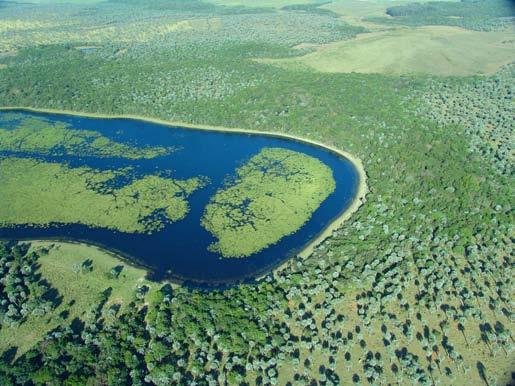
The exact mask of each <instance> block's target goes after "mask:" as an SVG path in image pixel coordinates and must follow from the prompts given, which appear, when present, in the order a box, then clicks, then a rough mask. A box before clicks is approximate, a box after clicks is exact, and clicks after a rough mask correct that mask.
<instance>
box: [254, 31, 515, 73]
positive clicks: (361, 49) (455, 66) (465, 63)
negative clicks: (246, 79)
mask: <svg viewBox="0 0 515 386" xmlns="http://www.w3.org/2000/svg"><path fill="white" fill-rule="evenodd" d="M514 37H515V33H514V32H513V30H512V31H509V32H507V31H504V32H478V31H469V30H465V29H462V28H458V27H446V26H429V27H420V28H401V29H396V30H390V31H382V32H374V33H367V34H361V35H359V36H358V37H357V38H355V39H352V40H347V41H340V42H335V43H330V44H325V45H321V46H319V47H318V48H317V49H316V51H315V52H313V53H310V54H307V55H305V56H302V57H296V58H288V59H266V60H264V61H265V62H267V63H271V64H276V65H280V66H282V67H283V66H287V67H288V68H295V67H298V68H310V69H314V70H316V71H320V72H333V73H350V72H359V73H384V74H410V73H425V74H433V75H444V76H453V75H463V76H467V75H477V74H491V73H494V72H496V71H497V70H498V69H499V68H500V67H502V66H503V65H505V64H508V63H511V62H512V61H514V60H515V39H514Z"/></svg>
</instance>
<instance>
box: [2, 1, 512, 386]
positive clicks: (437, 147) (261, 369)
mask: <svg viewBox="0 0 515 386" xmlns="http://www.w3.org/2000/svg"><path fill="white" fill-rule="evenodd" d="M493 2H495V1H493V0H485V1H480V2H479V3H476V2H474V3H469V5H470V4H472V5H477V6H478V7H476V9H479V8H481V9H482V10H483V11H484V13H485V15H482V14H481V13H477V14H476V15H475V16H474V14H473V15H472V17H470V15H469V16H467V15H465V16H464V18H463V19H456V18H455V17H447V16H443V15H445V14H448V13H449V12H451V11H452V12H451V13H454V12H455V10H456V9H455V8H454V10H450V11H449V12H447V11H445V12H441V11H439V12H440V14H439V15H436V16H434V15H433V16H431V17H430V18H429V17H427V16H424V15H422V16H417V17H414V16H406V17H404V16H401V17H400V18H401V19H399V18H398V17H381V18H380V19H377V18H374V17H371V18H370V19H367V18H366V15H365V14H364V15H360V17H363V18H364V20H368V21H370V22H373V23H374V25H376V24H380V25H387V26H388V27H393V28H397V27H401V26H411V27H419V26H433V25H434V23H435V22H436V23H438V24H439V25H442V24H443V25H450V26H461V27H462V28H467V29H471V30H481V29H486V30H492V29H494V30H497V32H496V33H499V32H500V33H502V30H501V31H499V27H503V26H506V23H507V22H509V20H506V19H503V18H499V17H492V16H488V15H486V13H488V12H489V11H488V10H489V9H492V7H491V5H493ZM327 6H329V5H327ZM442 7H447V10H449V8H448V7H449V6H448V5H447V4H444V5H442ZM417 8H418V6H417ZM469 8H470V7H469ZM439 9H440V8H439ZM251 11H252V12H254V13H252V12H251ZM487 11H488V12H487ZM255 12H256V9H252V10H246V9H243V10H240V12H239V13H238V14H234V13H233V14H227V13H225V14H222V13H218V14H217V15H216V17H217V18H219V19H220V20H219V21H217V22H216V23H214V22H213V23H212V24H210V22H211V17H209V19H210V21H209V23H208V22H207V21H205V22H198V24H199V25H204V26H205V25H208V24H209V27H207V28H204V27H202V28H200V27H199V28H186V29H184V28H182V27H181V28H178V29H177V27H176V26H177V23H181V22H186V23H182V24H179V25H180V26H185V25H188V23H189V20H191V19H196V20H206V13H205V12H204V13H198V14H197V13H195V12H193V13H192V12H190V13H181V12H177V11H173V12H167V11H166V10H163V9H161V10H156V9H153V10H150V9H148V8H144V7H142V8H141V9H137V12H135V10H134V8H133V7H130V8H129V7H126V8H124V7H123V6H122V5H120V4H117V5H116V6H115V5H113V4H112V3H110V4H102V5H98V6H95V7H90V6H88V7H80V6H78V5H77V6H66V7H61V8H55V7H52V6H45V7H43V6H40V7H38V8H31V6H28V5H23V6H20V7H18V6H11V5H9V6H5V7H3V8H2V12H0V47H1V50H2V51H6V52H12V50H14V49H16V50H17V54H16V55H14V56H13V55H1V54H0V64H1V65H5V66H7V67H5V68H3V69H2V70H1V71H0V100H1V101H2V104H4V105H26V106H32V107H41V108H45V107H46V108H53V109H65V110H76V111H86V112H92V113H95V112H97V113H105V114H114V113H116V114H135V115H146V116H151V117H159V118H161V119H168V120H175V121H185V122H190V123H191V124H206V125H216V126H225V127H242V128H249V129H255V130H262V131H279V132H284V133H289V134H294V135H299V136H303V137H306V138H309V139H312V140H317V141H320V142H323V143H327V144H330V145H333V146H334V147H337V148H340V149H344V150H347V151H349V152H351V153H352V154H354V155H356V156H357V157H359V158H360V159H361V160H362V161H363V164H364V168H365V170H366V172H367V182H368V185H369V187H370V192H369V194H368V195H367V198H366V199H367V200H366V203H365V204H364V205H362V206H361V208H360V209H359V210H358V211H357V212H356V213H354V214H353V216H352V217H351V219H350V220H349V221H348V222H347V223H345V224H344V225H343V226H342V227H341V228H340V229H338V230H335V231H334V232H333V233H332V235H331V236H330V237H328V239H327V240H325V241H324V243H322V244H321V245H320V246H319V247H317V248H316V249H315V251H314V252H313V254H312V256H310V257H309V258H306V259H304V260H301V259H297V258H294V259H292V260H290V261H289V262H287V263H286V264H285V266H284V267H283V269H282V270H281V271H278V272H276V273H275V274H274V275H268V276H267V277H265V278H264V279H263V280H262V281H261V282H259V283H256V284H244V285H241V286H238V287H235V288H228V289H223V290H214V291H200V290H196V289H188V288H183V287H177V288H174V289H173V291H169V289H168V288H167V287H166V286H164V285H163V286H162V288H159V289H158V291H156V293H155V298H154V299H152V300H148V301H147V304H146V306H147V307H145V304H140V303H136V304H135V305H127V307H126V308H124V311H123V312H120V313H119V314H117V315H116V316H115V317H112V316H110V317H108V316H107V315H105V314H106V311H108V310H109V307H107V308H103V307H102V305H101V304H100V305H99V306H98V303H97V305H96V306H98V307H100V308H101V312H100V313H98V314H95V318H92V317H88V318H86V317H82V318H81V319H83V321H84V322H85V323H84V324H85V325H84V328H83V329H82V330H80V331H79V332H80V333H74V332H73V331H71V329H70V323H69V322H68V321H64V322H62V323H57V324H61V326H60V327H57V329H56V331H53V332H52V333H49V334H46V336H45V337H44V338H43V343H42V344H40V345H36V346H33V347H31V348H30V349H29V350H28V351H27V352H26V353H25V355H21V356H20V357H19V358H18V359H17V361H15V362H11V361H9V360H7V359H5V360H4V359H2V360H0V383H1V384H5V385H14V384H30V382H34V383H37V382H36V381H35V380H37V379H42V377H43V375H44V376H45V377H46V378H44V379H46V382H47V383H52V382H53V383H54V384H66V383H68V384H87V383H88V382H89V383H90V384H112V385H120V386H121V385H124V384H145V383H153V384H157V385H168V384H192V383H193V382H197V383H200V384H209V383H211V384H225V383H227V384H231V385H233V384H234V385H245V384H247V383H248V384H251V385H253V384H272V385H274V384H281V385H283V384H288V382H289V384H292V385H306V384H311V383H313V384H314V383H318V384H321V385H330V384H344V385H350V384H355V385H360V384H361V385H369V384H370V385H376V384H381V383H382V384H388V383H390V384H400V385H405V384H422V385H431V384H440V385H453V386H454V385H488V386H494V385H496V386H497V385H505V384H509V383H510V382H512V380H511V371H513V363H514V361H515V359H514V353H515V351H514V346H513V331H514V327H515V326H514V322H513V320H514V319H513V304H512V303H513V297H514V288H513V232H514V229H513V223H514V221H513V205H512V197H513V193H514V192H513V187H514V186H515V185H514V183H513V163H512V162H511V161H510V157H511V155H512V154H513V145H512V144H513V143H515V142H514V138H513V136H514V133H513V128H512V126H513V115H514V106H515V105H514V104H513V88H514V79H515V76H514V71H515V69H514V66H513V65H509V66H506V67H505V68H503V69H501V70H500V71H498V72H496V73H495V74H491V75H490V74H487V75H484V76H453V77H447V76H433V75H431V73H429V74H413V73H409V74H405V75H402V76H400V75H398V74H395V73H392V74H382V73H378V74H368V73H329V72H317V71H313V70H312V69H310V68H309V67H307V70H304V71H297V70H295V71H293V70H291V69H289V68H283V67H277V66H271V65H265V64H263V63H259V62H256V61H254V60H252V59H251V58H291V57H294V56H299V55H304V54H306V53H307V51H309V50H310V49H312V48H305V49H303V50H296V49H292V47H294V46H296V45H299V44H302V43H310V44H311V45H313V44H314V45H319V44H326V43H331V42H338V41H341V40H344V39H349V38H352V37H354V36H356V33H363V32H365V31H363V29H361V30H359V31H358V30H356V29H355V27H352V26H349V25H348V24H347V23H345V22H344V21H343V20H341V19H339V18H337V17H334V15H322V14H319V13H317V14H315V12H312V11H302V12H300V11H292V10H283V11H278V10H274V11H273V12H272V11H267V12H263V11H260V12H262V13H260V14H256V13H255ZM372 16H373V15H372ZM451 16H453V15H451ZM31 25H33V26H35V28H31V27H30V26H31ZM172 26H173V27H172ZM379 28H383V27H379ZM427 28H430V30H431V29H432V27H427ZM399 31H403V32H405V33H408V34H409V31H411V30H410V29H404V30H399ZM399 31H397V32H395V33H397V34H400V32H399ZM376 32H377V31H376ZM457 36H463V35H460V34H459V33H458V34H457ZM471 36H473V35H471ZM488 36H490V35H488ZM398 38H400V39H402V37H401V36H400V35H399V37H398ZM446 39H448V40H449V41H451V42H452V41H455V42H457V41H458V40H459V39H456V38H453V37H447V38H446ZM444 40H445V39H444ZM510 40H512V38H511V37H510V35H509V34H507V35H506V41H508V42H509V41H510ZM483 43H484V42H483ZM464 44H468V43H467V42H464ZM510 44H511V43H510ZM83 45H95V46H98V47H99V49H98V50H95V51H94V52H90V53H84V52H82V51H80V50H76V49H74V47H76V46H83ZM483 46H484V45H483ZM453 48H456V47H453ZM474 49H475V48H474ZM458 51H459V47H458ZM467 55H470V54H467ZM491 56H492V61H491V62H490V59H488V58H487V59H484V58H483V59H482V61H481V63H483V64H482V66H486V67H488V66H490V65H492V66H493V67H492V68H495V66H496V65H497V63H498V57H497V56H496V55H494V54H492V55H491ZM468 57H470V56H468ZM400 59H401V58H400ZM426 60H427V57H426V56H420V62H422V61H426ZM440 64H441V63H440ZM414 66H415V67H416V68H421V67H422V66H423V63H415V64H414ZM462 66H463V67H464V69H463V70H462V71H463V72H464V73H470V72H469V71H470V69H471V67H473V66H471V64H470V63H463V64H462ZM460 70H461V69H460V68H455V71H460ZM78 90H80V92H78ZM510 154H511V155H510ZM89 253H91V252H85V253H84V258H87V257H88V256H87V254H89ZM74 255H75V253H74V252H73V251H66V257H69V258H72V257H73V256H74ZM63 257H64V256H63ZM81 258H82V256H81ZM56 261H57V260H56ZM56 264H57V265H58V266H57V267H56V272H59V270H58V269H64V268H63V267H65V266H64V265H63V266H61V265H60V264H59V263H56ZM94 272H95V269H94V270H93V273H94ZM51 274H52V272H46V273H45V275H51ZM56 280H59V279H56ZM67 282H70V283H73V282H72V281H71V280H67ZM96 285H97V284H96ZM55 286H57V284H55ZM98 287H99V289H100V290H101V289H103V288H105V286H103V285H98ZM130 288H133V287H132V286H129V287H127V288H126V291H127V293H129V292H130ZM63 291H65V290H64V289H63ZM68 291H71V289H69V290H68ZM77 296H78V295H77ZM81 307H83V308H84V310H85V309H86V308H87V305H84V306H81ZM81 312H82V310H81ZM81 312H79V313H78V314H79V315H80V314H81ZM92 319H94V321H92ZM25 323H27V322H25ZM2 328H4V327H2ZM18 328H25V327H24V324H21V325H20V327H18ZM29 330H30V329H29ZM17 331H22V330H17V329H13V330H10V334H9V339H13V340H14V338H11V335H12V336H15V337H16V338H17V339H16V340H20V341H22V340H23V339H24V334H23V333H20V334H18V333H17ZM24 331H27V330H24ZM41 331H43V334H44V331H46V329H45V328H42V329H41ZM1 333H3V332H1ZM29 346H30V343H24V346H23V347H25V349H26V348H28V347H29ZM39 383H43V382H39Z"/></svg>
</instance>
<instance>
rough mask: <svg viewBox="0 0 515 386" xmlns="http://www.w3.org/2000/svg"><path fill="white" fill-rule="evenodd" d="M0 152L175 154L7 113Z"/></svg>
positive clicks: (2, 122)
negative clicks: (6, 126) (11, 126)
mask: <svg viewBox="0 0 515 386" xmlns="http://www.w3.org/2000/svg"><path fill="white" fill-rule="evenodd" d="M5 124H13V125H14V127H13V128H8V129H6V128H0V151H9V152H13V153H37V154H43V155H76V156H77V155H82V156H92V157H93V156H94V157H120V158H127V159H150V158H156V157H159V156H163V155H166V154H169V153H171V152H172V151H174V149H173V148H166V147H160V146H152V147H136V146H130V145H127V144H124V143H119V142H116V141H113V140H111V139H109V138H107V137H105V136H103V135H101V134H100V133H98V132H96V131H93V130H81V129H72V128H71V127H70V125H69V124H67V123H66V122H60V121H56V122H50V121H48V120H47V119H44V118H40V117H37V118H36V117H30V118H27V117H23V115H22V114H17V113H8V114H4V115H2V116H0V125H5Z"/></svg>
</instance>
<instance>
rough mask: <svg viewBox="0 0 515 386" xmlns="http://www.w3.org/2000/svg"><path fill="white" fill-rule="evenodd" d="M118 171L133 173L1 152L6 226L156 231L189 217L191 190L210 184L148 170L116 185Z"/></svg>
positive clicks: (1, 221) (0, 204) (0, 215)
mask: <svg viewBox="0 0 515 386" xmlns="http://www.w3.org/2000/svg"><path fill="white" fill-rule="evenodd" d="M117 177H118V178H119V177H128V172H127V170H115V171H100V170H95V169H91V168H88V167H79V168H71V167H69V166H68V165H66V164H59V163H51V162H44V161H39V160H36V159H24V158H16V157H11V158H0V181H2V183H1V184H0V197H2V200H0V227H2V226H4V227H6V226H13V225H21V224H31V225H39V226H46V225H51V224H53V223H59V224H84V225H88V226H93V227H101V228H108V229H113V230H118V231H120V232H130V233H151V232H153V231H156V230H159V229H161V228H162V227H163V226H164V224H165V223H170V222H175V221H178V220H181V219H182V218H184V217H185V216H186V214H187V213H188V211H189V206H188V202H187V198H188V196H189V195H190V194H191V193H193V192H194V191H195V190H196V189H199V188H201V187H203V186H204V185H205V184H206V180H205V179H204V178H200V177H199V178H190V179H187V180H175V179H171V178H163V177H160V176H156V175H147V176H144V177H143V178H140V179H135V180H133V181H132V182H131V183H130V184H127V185H125V186H122V187H119V188H118V187H117V188H113V187H110V185H112V184H113V183H114V182H115V178H117Z"/></svg>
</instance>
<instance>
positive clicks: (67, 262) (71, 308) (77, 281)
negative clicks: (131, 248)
mask: <svg viewBox="0 0 515 386" xmlns="http://www.w3.org/2000/svg"><path fill="white" fill-rule="evenodd" d="M52 244H55V246H54V247H53V248H50V250H49V253H48V255H44V254H43V255H42V256H41V257H40V258H39V259H38V263H39V264H40V265H41V267H40V269H39V271H38V272H40V273H41V274H42V276H43V277H44V278H45V279H46V280H47V281H48V282H49V283H50V285H51V286H52V287H53V288H55V289H57V291H58V292H59V295H60V296H62V301H61V304H60V305H59V306H58V307H57V308H56V309H54V310H52V311H51V312H50V313H48V314H46V315H45V316H43V317H40V316H34V315H31V316H29V317H28V319H27V321H25V322H24V323H22V324H21V325H19V326H16V327H11V328H9V327H2V328H1V329H0V352H3V351H5V350H6V349H7V348H9V347H11V346H17V347H18V351H17V355H21V354H22V353H23V352H25V351H27V350H28V349H30V348H31V347H33V346H34V344H35V343H36V342H37V341H39V340H40V339H41V338H43V336H44V335H45V334H46V333H47V332H48V331H50V330H52V329H54V328H56V327H58V326H59V325H61V324H62V323H63V321H64V320H66V321H68V322H70V321H71V320H73V319H74V318H76V317H80V316H83V315H84V314H85V313H86V312H87V311H88V310H89V309H90V308H91V307H92V306H93V305H94V304H96V303H97V301H98V299H99V296H100V294H101V293H102V292H103V291H104V290H106V289H108V288H111V290H112V292H111V295H110V297H109V300H108V304H120V305H122V308H123V306H124V305H126V304H127V303H129V302H130V301H131V300H132V299H133V297H134V290H135V289H136V287H137V286H139V285H147V286H149V287H150V288H151V289H152V285H151V283H150V282H148V281H147V280H146V279H145V275H146V271H145V270H143V269H139V268H134V267H131V266H130V265H127V264H124V263H123V262H121V260H119V259H117V258H115V257H114V256H113V255H111V254H109V253H107V252H105V251H102V250H100V249H98V248H96V247H93V246H87V245H84V244H71V243H61V242H59V243H49V242H33V243H32V248H40V247H49V246H50V245H52ZM85 260H91V262H92V267H93V270H92V271H91V272H89V271H83V272H80V273H79V272H77V271H76V269H75V267H76V266H77V265H79V266H80V265H81V264H82V263H83V262H84V261H85ZM120 265H123V269H122V272H121V274H120V276H119V277H118V278H117V279H115V278H113V277H111V276H109V273H110V271H111V269H112V268H114V267H116V266H120ZM72 301H73V304H70V302H72ZM63 311H66V313H67V317H66V318H62V317H60V316H59V314H61V313H62V312H63Z"/></svg>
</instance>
